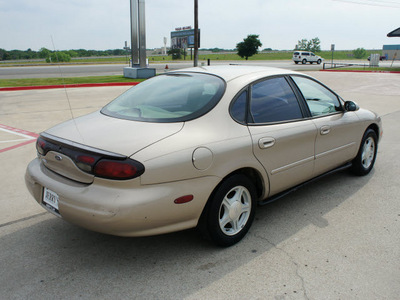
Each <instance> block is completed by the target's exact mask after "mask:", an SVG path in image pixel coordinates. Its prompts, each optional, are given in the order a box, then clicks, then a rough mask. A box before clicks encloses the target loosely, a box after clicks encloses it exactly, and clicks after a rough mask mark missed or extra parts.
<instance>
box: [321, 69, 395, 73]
mask: <svg viewBox="0 0 400 300" xmlns="http://www.w3.org/2000/svg"><path fill="white" fill-rule="evenodd" d="M320 71H321V72H349V73H395V74H396V73H397V74H399V73H400V71H362V70H320Z"/></svg>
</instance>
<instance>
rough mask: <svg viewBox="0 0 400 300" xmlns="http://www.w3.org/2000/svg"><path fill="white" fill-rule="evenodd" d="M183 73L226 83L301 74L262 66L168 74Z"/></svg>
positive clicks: (196, 68)
mask: <svg viewBox="0 0 400 300" xmlns="http://www.w3.org/2000/svg"><path fill="white" fill-rule="evenodd" d="M185 72H196V73H206V74H211V75H216V76H218V77H221V78H222V79H224V80H225V81H226V82H228V81H231V80H233V79H236V78H239V77H259V78H263V77H267V76H274V75H290V74H301V73H298V72H295V71H291V70H286V69H280V68H272V67H262V66H248V65H218V66H201V67H195V68H187V69H181V70H177V71H172V72H168V73H185ZM168 73H167V74H168Z"/></svg>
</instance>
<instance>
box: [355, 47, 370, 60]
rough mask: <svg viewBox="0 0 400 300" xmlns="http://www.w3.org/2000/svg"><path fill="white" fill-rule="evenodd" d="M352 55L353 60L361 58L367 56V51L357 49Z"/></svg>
mask: <svg viewBox="0 0 400 300" xmlns="http://www.w3.org/2000/svg"><path fill="white" fill-rule="evenodd" d="M353 55H354V57H355V58H363V57H365V56H367V51H366V50H365V49H364V48H357V49H355V50H353Z"/></svg>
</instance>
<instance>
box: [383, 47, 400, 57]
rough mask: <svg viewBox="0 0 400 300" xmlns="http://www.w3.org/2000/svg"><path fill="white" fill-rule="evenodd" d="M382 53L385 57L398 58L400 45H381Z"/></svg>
mask: <svg viewBox="0 0 400 300" xmlns="http://www.w3.org/2000/svg"><path fill="white" fill-rule="evenodd" d="M382 54H383V55H384V56H386V59H388V60H393V59H397V60H398V59H400V45H383V49H382Z"/></svg>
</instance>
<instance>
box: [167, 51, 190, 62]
mask: <svg viewBox="0 0 400 300" xmlns="http://www.w3.org/2000/svg"><path fill="white" fill-rule="evenodd" d="M167 54H168V55H171V56H172V59H173V60H175V59H181V58H182V55H186V53H185V50H184V49H180V48H175V49H170V50H168V51H167Z"/></svg>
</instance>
